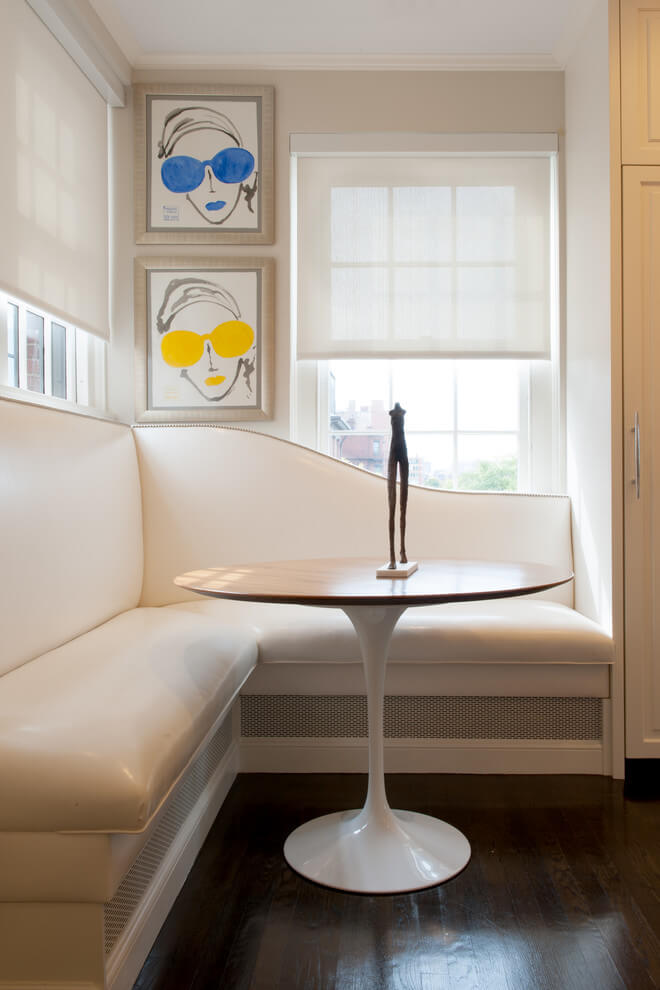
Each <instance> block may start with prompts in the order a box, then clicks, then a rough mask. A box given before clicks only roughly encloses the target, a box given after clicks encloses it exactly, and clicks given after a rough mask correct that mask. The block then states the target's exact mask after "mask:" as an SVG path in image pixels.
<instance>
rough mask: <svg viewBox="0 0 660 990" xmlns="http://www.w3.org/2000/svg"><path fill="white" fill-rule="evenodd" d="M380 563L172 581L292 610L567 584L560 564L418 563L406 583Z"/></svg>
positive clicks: (217, 571)
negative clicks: (384, 573) (385, 574)
mask: <svg viewBox="0 0 660 990" xmlns="http://www.w3.org/2000/svg"><path fill="white" fill-rule="evenodd" d="M382 566H383V561H382V560H377V559H375V558H368V557H335V558H320V559H315V560H278V561H265V562H262V563H252V564H234V565H231V566H226V567H212V568H209V569H208V570H200V571H190V572H189V573H188V574H181V575H180V576H179V577H177V578H175V582H174V583H175V584H177V585H179V587H181V588H187V589H189V590H190V591H196V592H198V593H199V594H201V595H208V596H210V597H212V598H233V599H237V600H241V601H253V602H285V603H291V604H298V605H326V606H327V605H334V606H342V605H434V604H442V603H443V602H462V601H463V602H469V601H478V600H480V599H488V598H512V597H515V596H518V595H527V594H531V593H533V592H536V591H544V590H545V589H547V588H553V587H555V586H556V585H559V584H564V583H566V582H567V581H570V580H571V579H572V577H573V574H572V573H571V572H570V571H568V570H566V569H565V568H560V567H551V566H549V565H546V564H533V563H525V562H522V563H520V562H508V561H490V560H420V561H419V568H418V570H416V571H415V572H414V573H413V574H411V575H410V577H408V578H378V577H376V571H377V569H378V568H381V567H382Z"/></svg>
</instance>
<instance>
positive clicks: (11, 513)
mask: <svg viewBox="0 0 660 990" xmlns="http://www.w3.org/2000/svg"><path fill="white" fill-rule="evenodd" d="M0 449H1V450H2V471H1V472H0V491H1V511H0V547H1V554H2V564H3V568H2V574H3V588H2V593H1V594H0V602H1V605H0V628H1V630H2V650H1V651H0V674H2V673H5V672H7V671H9V670H12V669H13V668H14V667H16V666H19V665H20V664H22V663H25V662H27V661H28V660H30V659H32V658H33V657H35V656H38V655H39V654H41V653H44V652H46V651H47V650H51V649H54V648H55V647H57V646H59V645H61V644H62V643H64V642H66V641H68V640H69V639H72V638H73V637H75V636H78V635H80V634H81V633H83V632H86V631H88V630H89V629H92V628H93V627H94V626H96V625H99V624H100V623H102V622H104V621H106V620H107V619H109V618H111V617H112V616H114V615H117V614H119V613H120V612H122V611H125V610H126V609H129V608H134V607H135V606H137V605H138V604H141V605H165V604H169V603H173V602H176V601H181V600H185V599H186V598H187V597H193V596H190V595H189V594H188V593H186V592H184V591H182V590H181V589H179V588H177V587H175V585H174V584H173V578H174V577H175V576H176V575H177V574H180V573H181V572H183V571H188V570H196V569H199V568H203V567H207V566H214V565H219V564H226V563H239V562H241V561H246V562H247V561H254V560H273V559H278V558H282V557H293V558H296V557H299V558H301V557H323V556H333V555H341V556H344V555H351V554H353V555H369V556H377V557H383V559H385V557H386V555H387V528H386V524H387V497H386V483H385V480H384V479H382V478H379V477H376V476H375V475H370V474H366V473H365V472H362V471H359V470H358V469H356V468H353V467H351V466H350V465H346V464H342V463H340V462H338V461H336V460H334V459H332V458H329V457H326V456H324V455H322V454H318V453H316V452H314V451H311V450H308V449H306V448H304V447H300V446H298V445H296V444H293V443H290V442H288V441H285V440H279V439H276V438H273V437H271V436H267V435H264V434H260V433H253V432H250V431H248V430H242V429H237V428H228V427H204V426H196V427H175V426H156V427H137V428H135V429H133V430H131V428H129V427H127V426H122V425H120V424H114V423H110V422H106V421H103V420H99V419H93V418H89V417H82V416H77V415H74V414H70V413H67V412H60V411H56V410H52V409H46V408H43V407H39V406H34V405H30V404H28V403H20V402H15V401H9V400H5V399H0ZM136 453H137V456H136ZM408 522H409V525H408V541H407V542H408V551H409V555H410V556H411V558H415V557H417V558H422V559H423V558H424V557H432V556H445V557H462V558H470V557H482V558H490V559H493V560H495V559H502V560H515V559H518V560H520V559H523V560H529V561H541V562H546V563H549V564H559V565H563V566H566V567H568V568H570V567H571V538H570V506H569V500H568V499H567V498H566V497H564V496H534V495H532V496H530V495H519V494H496V493H488V492H482V493H474V494H470V493H465V492H437V491H431V490H427V489H420V488H411V492H410V499H409V506H408ZM545 594H546V596H549V597H551V598H553V599H554V600H557V601H561V602H563V603H565V604H569V605H570V604H572V586H571V585H570V584H569V585H565V586H562V587H559V588H556V589H553V590H552V591H551V592H546V593H545Z"/></svg>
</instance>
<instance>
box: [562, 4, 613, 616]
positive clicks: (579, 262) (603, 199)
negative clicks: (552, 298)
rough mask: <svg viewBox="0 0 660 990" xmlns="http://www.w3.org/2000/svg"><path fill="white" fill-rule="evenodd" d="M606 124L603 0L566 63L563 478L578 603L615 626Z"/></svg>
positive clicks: (605, 26)
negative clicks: (570, 513) (568, 502)
mask: <svg viewBox="0 0 660 990" xmlns="http://www.w3.org/2000/svg"><path fill="white" fill-rule="evenodd" d="M609 151H610V132H609V62H608V13H607V5H606V4H603V3H597V4H596V5H595V6H594V9H593V12H592V15H591V18H590V20H589V22H588V24H587V25H586V27H585V30H584V33H583V34H582V37H581V39H580V40H579V42H578V43H577V45H576V47H575V49H574V51H573V53H572V55H571V57H570V59H569V60H568V63H567V65H566V147H565V176H566V178H565V184H566V266H565V267H566V276H565V284H566V480H567V491H568V493H569V494H570V496H571V501H572V505H573V520H574V526H573V543H574V553H575V572H576V576H577V580H576V582H575V590H576V602H575V606H576V608H578V609H579V610H580V611H581V612H584V613H585V615H589V616H591V617H592V618H594V619H596V620H598V621H599V622H601V623H602V624H603V625H604V626H606V627H607V628H611V624H612V502H611V482H612V461H611V436H612V434H611V391H610V390H611V385H610V379H611V374H610V290H609V284H610V181H609V180H610V174H609V169H610V161H609Z"/></svg>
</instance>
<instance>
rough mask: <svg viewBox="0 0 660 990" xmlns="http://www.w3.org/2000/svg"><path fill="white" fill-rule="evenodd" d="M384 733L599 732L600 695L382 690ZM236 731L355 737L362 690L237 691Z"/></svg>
mask: <svg viewBox="0 0 660 990" xmlns="http://www.w3.org/2000/svg"><path fill="white" fill-rule="evenodd" d="M384 723H385V737H386V738H388V739H530V740H531V739H538V740H541V739H555V740H559V739H575V740H578V739H579V740H600V739H602V735H603V724H602V703H601V700H600V698H562V697H531V698H529V697H527V698H518V697H499V696H486V697H475V696H473V695H463V696H438V695H436V696H427V695H423V696H422V695H386V697H385V709H384ZM241 736H242V737H243V738H252V739H255V738H262V739H263V738H271V739H272V738H275V739H283V738H286V739H291V738H305V739H310V738H312V739H319V738H321V739H345V738H348V739H357V738H366V736H367V699H366V697H365V696H364V695H358V694H351V695H324V696H317V695H293V694H284V695H260V694H256V695H255V694H246V695H242V696H241Z"/></svg>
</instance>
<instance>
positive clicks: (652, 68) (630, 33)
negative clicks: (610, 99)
mask: <svg viewBox="0 0 660 990" xmlns="http://www.w3.org/2000/svg"><path fill="white" fill-rule="evenodd" d="M620 11H621V144H622V148H621V151H622V154H621V158H622V161H623V163H624V164H626V163H628V162H629V163H630V164H635V165H651V164H657V163H658V161H660V4H658V0H651V2H648V0H647V2H644V0H621V7H620Z"/></svg>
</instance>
